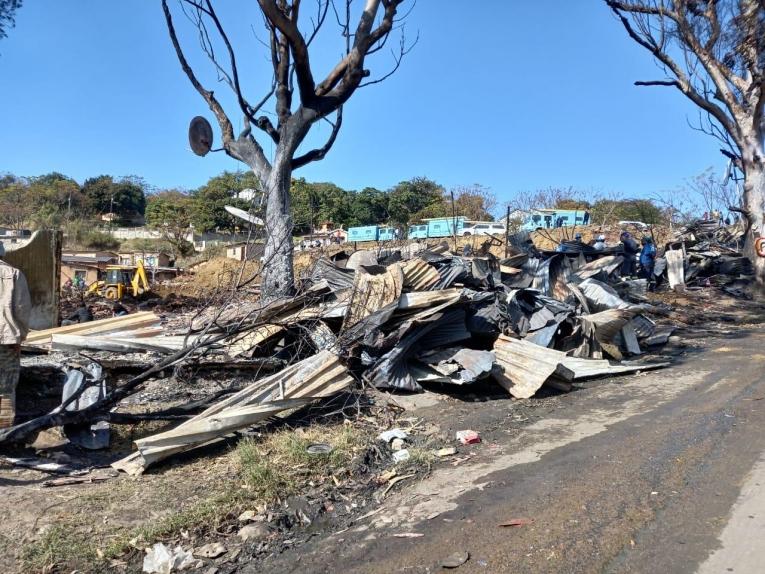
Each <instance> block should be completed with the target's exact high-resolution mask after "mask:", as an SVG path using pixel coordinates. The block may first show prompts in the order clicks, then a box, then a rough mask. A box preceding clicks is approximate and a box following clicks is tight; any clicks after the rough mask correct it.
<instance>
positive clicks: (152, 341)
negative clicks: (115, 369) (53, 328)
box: [51, 333, 183, 354]
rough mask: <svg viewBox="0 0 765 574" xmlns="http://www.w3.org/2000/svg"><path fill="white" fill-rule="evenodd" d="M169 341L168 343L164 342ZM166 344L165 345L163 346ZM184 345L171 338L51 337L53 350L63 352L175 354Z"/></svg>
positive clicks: (64, 335) (55, 335)
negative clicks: (148, 352)
mask: <svg viewBox="0 0 765 574" xmlns="http://www.w3.org/2000/svg"><path fill="white" fill-rule="evenodd" d="M162 339H167V341H162ZM162 343H164V344H162ZM182 346H183V343H182V342H180V344H178V341H171V337H166V338H165V337H150V338H146V339H125V338H119V337H93V336H90V337H86V336H83V335H67V334H63V335H58V334H55V333H54V334H53V335H51V349H53V350H61V351H80V350H89V351H110V352H112V353H145V352H146V351H154V352H155V353H165V354H169V353H174V352H175V351H177V350H179V349H180V348H181V347H182Z"/></svg>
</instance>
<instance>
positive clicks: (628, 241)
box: [619, 231, 640, 277]
mask: <svg viewBox="0 0 765 574" xmlns="http://www.w3.org/2000/svg"><path fill="white" fill-rule="evenodd" d="M619 239H620V240H621V242H622V248H623V249H624V263H622V277H631V276H632V275H634V274H635V256H636V255H637V253H638V251H640V246H638V244H637V241H635V240H634V239H632V236H631V235H630V234H629V232H627V231H624V232H622V234H621V235H620V236H619Z"/></svg>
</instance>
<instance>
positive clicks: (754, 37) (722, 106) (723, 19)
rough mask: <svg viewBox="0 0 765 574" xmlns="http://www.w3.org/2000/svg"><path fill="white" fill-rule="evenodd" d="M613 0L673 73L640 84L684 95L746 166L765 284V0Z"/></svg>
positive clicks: (707, 128)
mask: <svg viewBox="0 0 765 574" xmlns="http://www.w3.org/2000/svg"><path fill="white" fill-rule="evenodd" d="M605 2H606V4H607V5H608V6H609V7H610V8H611V10H613V12H614V14H616V16H617V18H618V19H619V20H620V21H621V23H622V25H623V26H624V28H625V30H626V31H627V34H629V36H630V38H632V39H633V40H634V41H635V42H637V43H638V44H639V45H641V46H642V47H643V48H645V49H646V50H648V51H649V52H650V53H651V54H652V55H653V57H654V58H655V59H656V61H657V62H658V63H659V65H660V66H661V67H662V68H663V70H664V72H665V74H666V77H665V78H662V79H658V80H650V81H639V82H635V83H636V85H639V86H669V87H673V88H676V89H677V90H679V91H680V92H681V93H682V94H684V95H685V96H686V97H687V98H688V99H690V100H691V101H692V102H693V103H694V104H695V105H696V106H698V108H699V113H700V116H699V119H700V124H699V125H698V126H696V127H697V129H700V130H702V131H704V132H705V133H707V134H710V135H712V136H714V137H716V138H717V139H718V140H720V141H721V142H722V143H723V145H724V146H725V150H724V153H726V155H728V156H729V157H733V158H734V159H735V162H736V165H737V166H738V168H739V169H740V170H741V171H742V173H743V175H744V189H743V206H742V207H741V208H740V211H741V212H742V213H743V214H744V216H745V220H746V223H747V236H746V252H747V254H748V255H749V257H750V258H751V259H752V262H753V264H754V267H755V270H756V277H757V281H758V282H759V283H761V284H762V283H765V259H764V258H761V257H757V256H756V254H755V253H754V248H753V246H754V240H755V239H756V238H757V237H758V236H760V235H762V234H763V232H764V231H765V230H763V218H764V214H763V210H764V209H765V150H763V147H764V146H763V135H765V123H764V121H763V109H764V108H765V74H764V71H763V70H764V69H765V0H628V1H621V0H605ZM729 207H731V208H733V209H734V210H737V209H738V207H737V206H729Z"/></svg>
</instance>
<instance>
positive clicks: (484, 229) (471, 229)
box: [462, 223, 507, 237]
mask: <svg viewBox="0 0 765 574" xmlns="http://www.w3.org/2000/svg"><path fill="white" fill-rule="evenodd" d="M506 231H507V228H506V227H505V226H504V225H503V224H502V223H474V224H473V225H467V226H465V227H464V228H463V229H462V236H463V237H469V236H470V235H504V234H505V232H506Z"/></svg>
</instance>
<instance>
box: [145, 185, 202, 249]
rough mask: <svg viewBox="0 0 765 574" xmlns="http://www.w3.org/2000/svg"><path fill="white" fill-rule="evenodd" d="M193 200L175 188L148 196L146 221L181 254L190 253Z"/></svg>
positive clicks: (191, 245)
mask: <svg viewBox="0 0 765 574" xmlns="http://www.w3.org/2000/svg"><path fill="white" fill-rule="evenodd" d="M194 207H195V202H194V200H193V199H192V198H191V197H190V196H189V195H188V194H187V193H184V192H182V191H179V190H177V189H168V190H163V191H160V192H158V193H155V194H153V195H150V196H149V199H148V200H147V204H146V223H147V224H148V225H149V226H150V227H153V228H154V229H157V230H159V231H160V232H161V233H162V237H163V238H164V239H165V240H167V241H168V242H169V243H170V244H171V245H172V246H173V248H174V251H175V252H177V253H179V254H181V255H190V254H191V253H193V251H194V244H193V243H190V242H189V240H188V235H189V231H190V229H191V221H192V218H193V216H194Z"/></svg>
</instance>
